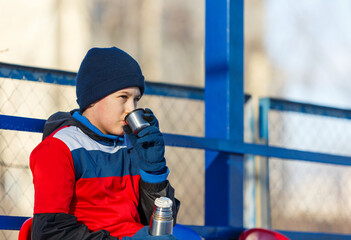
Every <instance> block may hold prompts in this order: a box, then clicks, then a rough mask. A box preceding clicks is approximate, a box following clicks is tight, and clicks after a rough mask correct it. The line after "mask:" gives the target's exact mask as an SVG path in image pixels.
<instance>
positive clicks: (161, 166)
mask: <svg viewBox="0 0 351 240" xmlns="http://www.w3.org/2000/svg"><path fill="white" fill-rule="evenodd" d="M76 80H77V86H76V94H77V102H78V105H79V110H73V111H71V112H70V113H63V112H58V113H56V114H54V115H52V116H51V117H50V118H49V119H48V120H47V122H46V124H45V127H44V133H43V141H42V142H41V143H40V144H39V145H38V146H37V147H36V148H35V149H34V150H33V152H32V154H31V156H30V168H31V171H32V174H33V183H34V189H35V201H34V217H33V226H32V239H121V238H123V239H175V238H174V237H173V236H171V235H167V236H163V237H152V236H149V235H148V232H147V227H144V226H145V225H148V224H149V219H150V216H151V214H152V210H153V206H154V200H155V199H156V198H157V197H160V196H167V197H169V198H170V199H172V201H173V214H174V220H175V219H176V215H177V212H178V209H179V205H180V203H179V201H178V200H176V199H175V198H174V189H173V188H172V187H171V185H170V184H169V182H168V181H167V176H168V174H169V170H168V168H167V166H166V161H165V158H164V150H165V145H164V140H163V137H162V134H161V133H160V131H159V127H158V121H157V119H156V117H155V116H154V115H153V113H152V111H151V110H149V109H146V110H145V115H144V118H145V120H147V121H148V122H149V123H150V126H149V127H147V128H145V129H143V130H142V131H140V132H139V133H138V134H137V135H134V134H133V133H132V132H131V130H130V128H129V127H128V126H127V125H126V123H125V122H124V117H125V116H126V115H127V114H128V113H129V112H131V111H132V110H134V109H135V108H136V107H137V102H138V101H139V99H140V98H141V96H142V95H143V93H144V77H143V75H142V72H141V70H140V67H139V65H138V63H137V62H136V61H135V60H134V59H133V58H132V57H131V56H130V55H128V54H127V53H126V52H124V51H122V50H120V49H118V48H115V47H112V48H92V49H90V50H89V51H88V53H87V54H86V56H85V58H84V59H83V61H82V63H81V66H80V68H79V71H78V74H77V78H76ZM129 237H131V238H129Z"/></svg>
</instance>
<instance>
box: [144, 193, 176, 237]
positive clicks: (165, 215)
mask: <svg viewBox="0 0 351 240" xmlns="http://www.w3.org/2000/svg"><path fill="white" fill-rule="evenodd" d="M172 205H173V202H172V200H171V199H169V198H167V197H160V198H157V199H156V200H155V207H154V211H153V213H152V216H151V219H150V225H149V234H150V235H152V236H160V235H170V234H172V233H173V216H172Z"/></svg>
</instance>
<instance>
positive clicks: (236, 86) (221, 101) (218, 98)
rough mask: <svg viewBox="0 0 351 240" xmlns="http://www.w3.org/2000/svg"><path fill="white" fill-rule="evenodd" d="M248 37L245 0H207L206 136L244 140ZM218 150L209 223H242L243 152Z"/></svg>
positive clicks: (212, 164) (208, 158)
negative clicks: (234, 152)
mask: <svg viewBox="0 0 351 240" xmlns="http://www.w3.org/2000/svg"><path fill="white" fill-rule="evenodd" d="M243 39H244V38H243V1H242V0H239V1H234V0H232V1H227V0H206V35H205V136H206V138H217V139H227V140H228V139H231V140H236V141H238V142H242V141H243V104H244V93H243V92H244V91H243V49H244V48H243ZM217 150H218V149H217ZM217 150H214V151H206V153H205V169H206V172H205V225H216V226H218V225H222V226H228V225H232V226H242V225H243V177H242V176H243V155H229V154H226V153H223V152H219V151H217ZM238 173H239V174H238ZM219 186H220V188H221V191H218V187H219ZM219 203H220V204H219Z"/></svg>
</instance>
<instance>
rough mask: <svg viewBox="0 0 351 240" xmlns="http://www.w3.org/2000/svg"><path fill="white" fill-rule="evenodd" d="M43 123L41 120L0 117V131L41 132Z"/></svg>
mask: <svg viewBox="0 0 351 240" xmlns="http://www.w3.org/2000/svg"><path fill="white" fill-rule="evenodd" d="M44 123H45V120H43V119H35V118H25V117H16V116H8V115H0V129H7V130H16V131H27V132H43V128H44Z"/></svg>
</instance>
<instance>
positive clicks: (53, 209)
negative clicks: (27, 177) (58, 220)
mask: <svg viewBox="0 0 351 240" xmlns="http://www.w3.org/2000/svg"><path fill="white" fill-rule="evenodd" d="M30 168H31V170H32V174H33V183H34V191H35V193H34V214H37V213H68V212H69V205H70V203H71V199H72V196H73V190H74V184H75V172H74V165H73V160H72V155H71V152H70V150H69V148H68V147H67V146H66V144H64V143H63V142H62V141H61V140H59V139H57V138H54V137H48V138H46V139H45V140H44V141H43V142H41V143H40V144H39V145H38V146H37V147H36V148H35V149H34V150H33V152H32V154H31V156H30Z"/></svg>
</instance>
